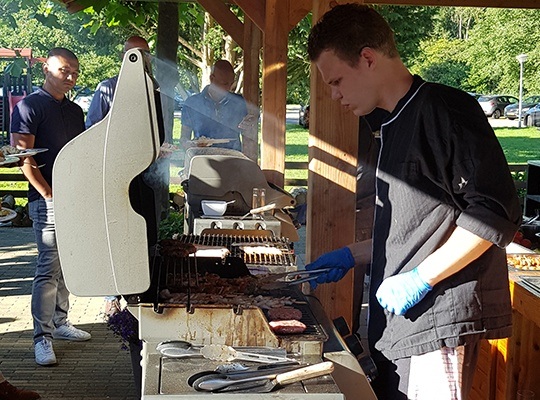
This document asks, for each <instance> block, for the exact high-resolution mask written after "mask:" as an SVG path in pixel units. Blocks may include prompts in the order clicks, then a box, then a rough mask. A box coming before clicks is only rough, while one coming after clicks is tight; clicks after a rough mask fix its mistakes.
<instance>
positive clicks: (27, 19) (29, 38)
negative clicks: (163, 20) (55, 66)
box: [0, 0, 123, 88]
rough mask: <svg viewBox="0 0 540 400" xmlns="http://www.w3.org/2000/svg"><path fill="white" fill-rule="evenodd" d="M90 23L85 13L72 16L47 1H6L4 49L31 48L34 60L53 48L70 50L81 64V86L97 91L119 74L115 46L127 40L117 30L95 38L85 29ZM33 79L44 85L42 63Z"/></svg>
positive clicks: (0, 10)
mask: <svg viewBox="0 0 540 400" xmlns="http://www.w3.org/2000/svg"><path fill="white" fill-rule="evenodd" d="M87 22H88V18H87V17H86V15H85V14H84V13H76V14H69V13H67V12H66V11H65V8H64V6H62V5H59V4H57V3H53V2H50V1H46V0H18V1H9V2H8V1H2V2H0V46H1V47H6V48H20V47H22V48H25V47H27V48H31V49H32V53H33V56H34V57H45V56H46V55H47V52H48V51H49V50H50V49H51V48H53V47H67V48H69V49H70V50H72V51H73V52H74V53H75V54H76V55H77V56H78V57H79V61H80V64H81V70H82V74H81V76H80V77H79V79H78V82H77V83H78V84H79V85H81V86H88V87H91V88H94V87H95V85H96V84H97V82H99V81H100V80H102V79H105V78H108V77H110V76H112V75H114V74H116V73H117V72H118V66H119V60H118V53H117V51H116V49H115V46H116V45H117V44H119V43H123V37H122V38H119V37H117V36H116V31H115V30H113V29H110V30H107V31H105V30H104V31H101V32H99V33H97V34H92V33H91V32H90V30H88V29H83V28H82V26H83V25H84V24H85V23H87ZM98 54H100V55H101V57H99V56H98ZM14 72H16V71H12V73H14ZM32 75H33V84H34V85H41V84H42V82H43V74H42V72H41V63H37V64H35V65H34V66H33V68H32Z"/></svg>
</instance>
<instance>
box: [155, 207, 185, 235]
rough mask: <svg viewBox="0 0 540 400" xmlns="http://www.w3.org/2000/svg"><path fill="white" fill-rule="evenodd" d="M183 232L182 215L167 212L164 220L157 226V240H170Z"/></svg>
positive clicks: (175, 212) (181, 213)
mask: <svg viewBox="0 0 540 400" xmlns="http://www.w3.org/2000/svg"><path fill="white" fill-rule="evenodd" d="M183 232H184V213H183V212H177V211H172V210H171V211H169V215H168V216H167V218H166V219H164V220H163V221H161V223H160V224H159V232H158V238H159V239H160V240H161V239H171V238H172V236H173V235H174V234H175V233H183Z"/></svg>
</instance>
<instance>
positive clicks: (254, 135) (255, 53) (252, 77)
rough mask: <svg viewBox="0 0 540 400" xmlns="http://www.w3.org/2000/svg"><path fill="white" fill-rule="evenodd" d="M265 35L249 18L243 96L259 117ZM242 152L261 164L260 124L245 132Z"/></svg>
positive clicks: (245, 30) (249, 107) (246, 35)
mask: <svg viewBox="0 0 540 400" xmlns="http://www.w3.org/2000/svg"><path fill="white" fill-rule="evenodd" d="M262 38H263V35H262V32H261V30H260V29H259V28H258V26H257V25H255V23H253V21H252V20H251V19H249V18H246V19H245V22H244V91H243V95H244V98H245V99H246V102H247V104H248V112H249V113H250V114H256V115H257V116H258V115H259V109H260V102H261V101H260V98H261V97H260V85H259V67H260V62H259V53H260V51H261V46H262V40H263V39H262ZM242 142H243V143H242V150H243V152H244V154H245V155H246V156H248V157H249V158H251V159H252V160H253V161H255V162H256V163H258V162H259V129H258V124H256V125H255V126H253V127H252V128H250V129H249V132H245V134H244V136H243V138H242Z"/></svg>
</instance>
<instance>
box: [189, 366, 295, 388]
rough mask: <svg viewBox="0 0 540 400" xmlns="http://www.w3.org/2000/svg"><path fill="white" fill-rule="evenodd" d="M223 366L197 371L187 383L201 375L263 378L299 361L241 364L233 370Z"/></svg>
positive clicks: (285, 370)
mask: <svg viewBox="0 0 540 400" xmlns="http://www.w3.org/2000/svg"><path fill="white" fill-rule="evenodd" d="M236 364H238V363H236ZM238 365H242V364H238ZM220 367H222V368H220ZM225 367H226V365H220V366H218V368H216V369H215V370H212V371H201V372H197V373H195V374H193V375H191V376H190V377H189V378H188V380H187V384H188V385H189V386H193V385H194V383H195V382H196V381H197V382H202V381H204V379H200V378H203V377H207V379H210V378H216V379H217V378H221V379H230V380H234V381H237V380H239V379H244V378H250V377H256V376H259V377H263V378H264V377H266V376H268V375H269V374H279V373H281V372H287V371H291V370H293V369H296V368H298V367H299V362H297V361H295V362H289V363H275V364H264V365H261V366H258V367H246V366H243V365H242V369H240V370H233V371H230V370H227V369H226V368H225ZM225 371H227V372H225ZM263 378H261V379H263Z"/></svg>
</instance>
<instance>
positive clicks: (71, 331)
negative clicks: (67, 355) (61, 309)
mask: <svg viewBox="0 0 540 400" xmlns="http://www.w3.org/2000/svg"><path fill="white" fill-rule="evenodd" d="M52 337H53V339H61V340H71V341H73V342H84V341H86V340H90V338H91V337H92V335H90V334H89V333H88V332H85V331H83V330H81V329H77V328H75V327H74V326H73V325H71V324H70V323H69V322H66V323H65V324H64V325H62V326H59V327H58V328H56V329H55V330H54V331H53V333H52Z"/></svg>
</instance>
